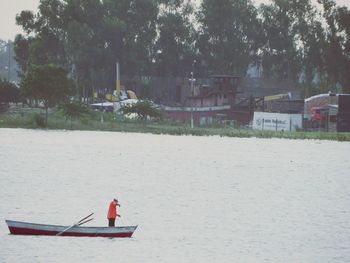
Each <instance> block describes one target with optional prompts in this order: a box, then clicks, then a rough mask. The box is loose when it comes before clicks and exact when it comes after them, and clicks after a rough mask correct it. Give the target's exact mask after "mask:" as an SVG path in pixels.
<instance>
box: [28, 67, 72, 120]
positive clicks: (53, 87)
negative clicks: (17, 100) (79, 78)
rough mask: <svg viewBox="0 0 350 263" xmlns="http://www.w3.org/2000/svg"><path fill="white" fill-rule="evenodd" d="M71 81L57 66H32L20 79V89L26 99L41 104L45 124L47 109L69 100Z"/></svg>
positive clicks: (63, 70) (61, 68)
mask: <svg viewBox="0 0 350 263" xmlns="http://www.w3.org/2000/svg"><path fill="white" fill-rule="evenodd" d="M72 86H73V84H72V81H71V80H70V79H68V77H67V72H66V70H65V69H64V68H63V67H61V66H58V65H54V64H48V65H32V66H31V67H30V68H29V70H28V71H27V73H26V74H25V76H24V78H23V79H22V83H21V89H22V92H23V95H24V96H25V97H27V98H31V99H35V100H38V101H40V102H42V103H43V105H44V107H45V113H46V114H45V123H46V124H47V120H48V109H49V108H51V107H54V106H56V105H57V104H58V103H60V102H62V101H65V100H66V99H68V98H69V95H70V94H71V92H72Z"/></svg>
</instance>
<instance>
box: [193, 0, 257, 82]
mask: <svg viewBox="0 0 350 263" xmlns="http://www.w3.org/2000/svg"><path fill="white" fill-rule="evenodd" d="M197 17H198V22H199V36H198V41H197V47H198V49H199V52H200V56H201V58H200V60H201V64H202V66H204V67H206V68H207V70H206V71H207V74H211V73H220V74H239V75H242V76H245V73H246V71H247V69H248V67H249V65H250V64H251V63H252V62H253V61H254V57H255V54H256V52H257V50H258V48H259V47H260V45H261V44H262V39H261V37H262V35H261V32H262V30H261V24H260V21H259V19H258V18H257V10H256V8H255V7H254V5H253V4H252V2H251V1H250V0H236V1H233V0H219V1H217V0H203V1H202V4H201V7H200V10H199V12H198V14H197Z"/></svg>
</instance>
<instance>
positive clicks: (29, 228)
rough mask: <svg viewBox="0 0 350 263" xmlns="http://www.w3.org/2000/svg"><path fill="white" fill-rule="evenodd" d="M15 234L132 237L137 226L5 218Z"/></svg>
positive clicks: (11, 231)
mask: <svg viewBox="0 0 350 263" xmlns="http://www.w3.org/2000/svg"><path fill="white" fill-rule="evenodd" d="M5 221H6V224H7V226H8V228H9V230H10V233H11V234H13V235H36V236H38V235H44V236H73V237H110V238H116V237H119V238H120V237H131V236H132V234H133V233H134V231H135V230H136V228H137V226H122V227H85V226H79V225H73V226H61V225H47V224H36V223H28V222H21V221H12V220H5Z"/></svg>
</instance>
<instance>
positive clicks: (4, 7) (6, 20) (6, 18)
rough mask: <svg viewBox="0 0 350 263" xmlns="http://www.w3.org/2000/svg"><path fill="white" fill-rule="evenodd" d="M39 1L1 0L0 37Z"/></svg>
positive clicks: (10, 33) (340, 0)
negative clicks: (17, 15) (23, 12)
mask: <svg viewBox="0 0 350 263" xmlns="http://www.w3.org/2000/svg"><path fill="white" fill-rule="evenodd" d="M197 1H198V0H197ZM291 1H294V0H291ZM39 2H40V0H0V4H1V8H0V39H2V40H6V41H7V40H14V38H15V36H16V34H19V33H23V32H22V30H21V28H20V27H19V26H17V25H16V19H15V17H16V14H19V13H20V12H21V11H22V10H32V11H36V10H37V7H38V5H39ZM253 2H256V3H257V4H260V3H266V2H268V0H253ZM336 2H337V4H339V5H345V6H347V7H349V8H350V0H336Z"/></svg>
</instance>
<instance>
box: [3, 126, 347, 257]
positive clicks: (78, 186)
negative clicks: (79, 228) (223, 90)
mask: <svg viewBox="0 0 350 263" xmlns="http://www.w3.org/2000/svg"><path fill="white" fill-rule="evenodd" d="M0 183H1V186H0V187H1V188H0V200H1V205H0V218H1V220H2V222H1V223H0V262H45V263H47V262H65V263H67V262H84V263H85V262H350V143H348V142H331V141H317V140H281V139H256V138H250V139H241V138H220V137H192V136H167V135H150V134H134V133H113V132H83V131H41V130H23V129H0ZM114 197H117V198H118V199H119V201H120V203H121V207H120V209H119V212H120V214H121V216H122V217H121V218H120V219H119V220H117V225H120V226H122V225H138V229H137V230H136V231H135V233H134V236H133V238H130V239H108V238H75V237H43V236H41V237H40V236H13V235H9V231H8V229H7V226H6V223H5V219H11V220H20V221H29V222H35V223H49V224H65V225H71V224H72V223H74V222H76V221H77V220H79V219H80V218H83V217H84V216H86V215H88V214H90V213H91V212H95V215H94V220H93V221H92V222H90V223H88V224H87V225H90V226H92V225H93V226H106V225H107V219H106V213H107V207H108V203H109V202H110V200H111V199H113V198H114Z"/></svg>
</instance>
